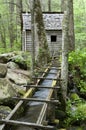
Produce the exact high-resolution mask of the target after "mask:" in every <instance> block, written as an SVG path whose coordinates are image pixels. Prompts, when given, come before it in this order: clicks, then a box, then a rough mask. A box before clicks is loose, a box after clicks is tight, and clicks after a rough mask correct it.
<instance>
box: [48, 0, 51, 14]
mask: <svg viewBox="0 0 86 130" xmlns="http://www.w3.org/2000/svg"><path fill="white" fill-rule="evenodd" d="M48 11H49V12H51V0H48Z"/></svg>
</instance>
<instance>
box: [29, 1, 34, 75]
mask: <svg viewBox="0 0 86 130" xmlns="http://www.w3.org/2000/svg"><path fill="white" fill-rule="evenodd" d="M34 1H35V0H31V1H30V7H31V8H30V9H31V35H32V68H31V71H32V76H33V74H34V64H35V19H34V3H35V2H34Z"/></svg>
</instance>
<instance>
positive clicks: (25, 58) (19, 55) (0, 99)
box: [0, 52, 31, 118]
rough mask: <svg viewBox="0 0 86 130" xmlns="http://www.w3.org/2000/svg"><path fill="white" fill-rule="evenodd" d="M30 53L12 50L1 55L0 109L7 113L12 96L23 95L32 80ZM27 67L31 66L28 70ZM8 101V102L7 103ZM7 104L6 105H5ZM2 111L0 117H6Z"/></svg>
mask: <svg viewBox="0 0 86 130" xmlns="http://www.w3.org/2000/svg"><path fill="white" fill-rule="evenodd" d="M30 61H31V59H30V55H28V54H24V52H14V53H13V52H12V53H7V54H1V55H0V108H1V109H0V110H1V111H2V109H3V108H5V109H3V111H4V112H5V113H9V112H10V111H9V112H8V108H9V110H10V104H11V100H12V97H14V96H23V94H24V93H25V92H26V88H25V87H23V85H27V84H28V83H30V82H31V74H30V65H31V63H30ZM27 68H29V69H28V70H27ZM5 102H6V103H5ZM4 105H5V107H4ZM1 111H0V118H3V117H5V116H6V115H7V114H6V115H5V114H4V112H1Z"/></svg>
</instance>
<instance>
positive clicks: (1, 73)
mask: <svg viewBox="0 0 86 130" xmlns="http://www.w3.org/2000/svg"><path fill="white" fill-rule="evenodd" d="M6 74H7V66H6V65H5V64H1V63H0V78H5V77H6Z"/></svg>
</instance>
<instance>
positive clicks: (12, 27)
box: [9, 0, 15, 48]
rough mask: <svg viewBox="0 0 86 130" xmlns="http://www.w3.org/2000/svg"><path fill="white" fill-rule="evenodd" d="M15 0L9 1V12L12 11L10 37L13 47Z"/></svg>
mask: <svg viewBox="0 0 86 130" xmlns="http://www.w3.org/2000/svg"><path fill="white" fill-rule="evenodd" d="M13 3H14V0H11V1H10V3H9V13H10V24H9V37H10V47H11V48H12V47H13V43H14V40H15V37H14V25H13V21H14V20H13V12H14V4H13Z"/></svg>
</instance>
